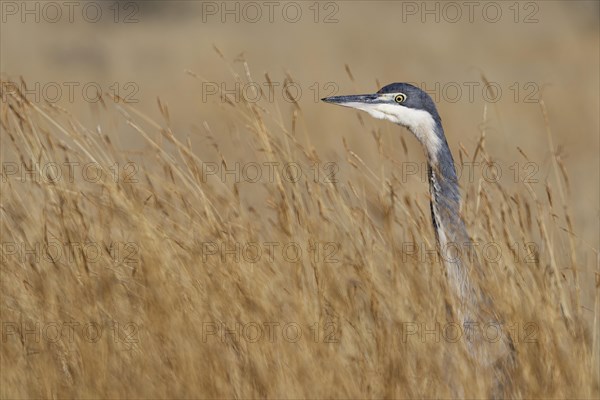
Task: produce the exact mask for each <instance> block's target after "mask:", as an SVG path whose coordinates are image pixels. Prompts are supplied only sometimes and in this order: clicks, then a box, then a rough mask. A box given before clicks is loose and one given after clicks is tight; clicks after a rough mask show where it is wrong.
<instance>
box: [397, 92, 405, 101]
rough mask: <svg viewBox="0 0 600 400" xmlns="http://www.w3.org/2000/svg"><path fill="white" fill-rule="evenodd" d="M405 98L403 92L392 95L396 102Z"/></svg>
mask: <svg viewBox="0 0 600 400" xmlns="http://www.w3.org/2000/svg"><path fill="white" fill-rule="evenodd" d="M405 100H406V95H405V94H404V93H400V94H397V95H396V97H394V101H395V102H396V103H402V102H404V101H405Z"/></svg>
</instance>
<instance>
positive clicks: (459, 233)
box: [427, 127, 469, 247]
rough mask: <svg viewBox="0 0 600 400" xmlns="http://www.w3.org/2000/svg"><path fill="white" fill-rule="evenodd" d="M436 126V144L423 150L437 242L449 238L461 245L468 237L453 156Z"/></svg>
mask: <svg viewBox="0 0 600 400" xmlns="http://www.w3.org/2000/svg"><path fill="white" fill-rule="evenodd" d="M437 129H438V132H436V134H437V135H438V137H439V138H440V143H439V146H438V147H437V148H436V149H435V150H432V151H431V152H430V151H429V149H428V150H427V153H428V154H427V157H428V176H429V191H430V194H431V214H432V219H433V225H434V227H435V231H436V238H437V240H438V244H439V245H440V246H442V247H443V246H445V245H447V243H449V242H454V243H455V244H456V245H463V244H464V243H463V242H465V241H468V240H469V237H468V235H467V232H466V228H465V224H464V221H463V219H462V217H461V213H460V202H461V196H460V191H459V185H458V178H457V176H456V169H455V167H454V159H453V158H452V153H451V152H450V148H449V147H448V143H447V142H446V138H445V136H444V132H443V130H442V128H441V127H438V128H437ZM433 151H435V152H433Z"/></svg>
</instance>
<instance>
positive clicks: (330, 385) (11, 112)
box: [1, 74, 600, 398]
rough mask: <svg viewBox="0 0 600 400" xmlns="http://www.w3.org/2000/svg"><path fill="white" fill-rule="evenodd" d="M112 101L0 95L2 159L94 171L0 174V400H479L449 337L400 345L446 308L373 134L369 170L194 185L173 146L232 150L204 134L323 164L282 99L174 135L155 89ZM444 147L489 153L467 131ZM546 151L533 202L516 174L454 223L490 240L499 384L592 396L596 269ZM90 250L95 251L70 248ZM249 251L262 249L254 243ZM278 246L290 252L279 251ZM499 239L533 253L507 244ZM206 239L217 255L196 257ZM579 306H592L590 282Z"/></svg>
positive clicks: (432, 265) (194, 174) (483, 184)
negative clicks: (138, 97) (131, 135)
mask: <svg viewBox="0 0 600 400" xmlns="http://www.w3.org/2000/svg"><path fill="white" fill-rule="evenodd" d="M192 75H193V74H192ZM190 79H193V78H190ZM237 79H242V78H239V77H238V78H237ZM115 100H118V99H109V98H108V97H105V98H104V101H103V103H104V106H103V108H101V110H99V114H101V116H102V117H103V118H110V119H111V120H112V121H113V123H112V124H104V125H103V124H98V127H95V126H94V127H90V126H84V125H82V124H81V123H79V122H78V119H77V116H75V115H71V114H69V112H68V111H67V110H64V109H61V108H59V107H57V106H55V105H50V104H34V103H30V102H28V101H27V100H25V99H24V97H22V96H21V95H20V94H19V93H13V94H11V95H9V96H7V100H6V102H2V109H1V123H2V131H3V133H2V142H3V146H5V151H6V152H7V153H9V154H10V157H7V158H6V159H5V162H8V161H11V162H15V163H17V164H18V165H27V166H29V167H30V168H35V165H33V166H32V162H33V163H34V164H35V163H38V165H42V166H44V165H47V164H48V163H50V162H56V163H61V164H63V163H64V162H78V163H80V164H81V165H86V164H87V163H94V165H100V166H102V168H103V169H104V172H105V174H104V176H103V178H102V179H101V180H100V181H98V182H89V179H88V180H85V179H81V169H78V168H80V167H76V168H75V171H76V172H75V179H74V180H73V182H70V181H69V180H68V179H64V178H63V179H58V180H56V181H55V182H52V181H51V180H49V179H44V177H43V176H41V175H39V174H41V172H40V173H39V174H38V175H37V177H38V178H41V179H37V182H36V181H34V180H33V179H26V182H22V181H21V180H20V175H16V176H15V175H10V176H9V175H7V174H6V171H4V172H5V175H3V180H2V200H1V207H2V208H1V216H2V218H1V221H2V222H1V224H2V225H1V227H2V243H3V260H2V270H1V273H2V281H1V290H2V304H1V306H2V322H3V342H2V359H1V361H2V364H1V367H2V374H1V376H2V382H1V386H2V389H1V390H2V392H1V395H2V397H3V398H32V397H77V398H99V397H102V398H117V397H125V398H134V397H135V398H150V397H152V398H159V397H160V398H164V397H170V398H184V397H202V398H224V397H226V398H230V397H236V398H256V397H269V398H307V397H310V398H325V397H327V398H382V397H386V398H415V397H429V398H430V397H446V398H447V397H452V396H457V395H461V396H467V397H471V398H475V397H476V398H480V397H485V396H487V394H488V393H489V389H490V387H491V386H492V385H493V382H492V381H491V379H488V378H482V377H481V376H479V379H478V371H477V369H476V368H475V367H474V366H473V365H471V364H470V361H469V359H468V357H467V356H466V354H465V352H464V349H463V347H462V346H461V342H459V343H451V341H449V340H444V338H443V337H442V338H440V339H439V340H436V339H435V335H431V334H429V335H427V334H423V332H422V331H421V333H420V334H418V335H408V336H406V334H407V332H408V331H407V329H412V328H414V327H415V326H416V325H414V324H426V327H427V328H428V329H431V328H432V327H434V326H435V323H436V321H437V322H438V323H441V324H445V323H447V322H448V321H447V312H446V303H447V302H448V301H449V299H448V288H447V287H446V280H445V277H444V270H443V267H442V264H441V263H440V262H439V260H436V259H429V258H428V257H426V256H425V255H424V254H423V253H422V252H421V253H419V254H416V255H414V254H412V253H411V252H409V251H408V250H407V249H408V248H407V247H406V244H411V245H416V246H420V248H424V249H434V248H435V243H434V233H433V230H432V228H431V223H430V216H429V210H428V204H427V202H426V198H424V197H419V196H415V195H414V194H413V193H412V192H411V191H410V190H408V189H407V185H404V184H403V182H402V181H401V179H400V178H399V176H398V174H397V173H395V172H394V166H395V165H398V164H399V163H401V162H402V160H403V157H405V155H403V154H391V153H390V152H389V151H388V150H387V149H386V148H385V146H383V145H381V142H380V140H379V139H380V138H379V136H378V134H377V133H376V134H374V135H373V138H374V142H375V143H374V146H376V147H377V148H378V151H379V154H380V157H381V160H382V161H381V165H379V166H376V169H375V171H373V170H372V169H371V168H370V167H369V166H367V164H365V163H364V162H362V160H361V159H360V158H359V157H358V156H357V155H356V153H354V152H353V149H352V148H351V147H350V145H347V148H346V156H347V157H346V159H345V160H337V161H336V163H337V165H338V166H339V170H340V174H339V176H338V179H337V181H336V182H329V181H327V180H326V179H321V178H320V179H316V180H315V179H314V176H313V175H310V174H307V173H304V174H303V175H302V178H301V179H300V180H299V181H297V182H290V181H289V180H288V179H285V176H284V175H283V174H282V169H281V168H275V169H274V170H273V171H274V175H273V179H272V180H265V179H262V180H261V181H259V182H257V183H248V182H246V183H240V184H231V183H230V182H223V181H222V180H221V179H219V178H218V177H215V176H209V177H206V176H203V174H202V171H203V166H202V165H203V164H202V163H203V162H205V161H207V160H201V159H200V157H199V156H198V153H197V152H196V151H194V149H193V147H192V142H195V143H198V142H200V143H202V144H203V145H204V146H210V147H211V148H212V149H213V150H212V151H213V155H214V156H213V157H212V158H211V159H210V161H218V162H219V163H221V162H222V163H224V164H225V165H228V167H229V168H232V165H233V164H234V163H235V161H236V160H229V159H227V158H226V157H225V156H224V155H223V154H222V152H221V150H220V143H221V142H222V141H224V140H234V141H235V140H237V138H239V136H243V137H244V138H245V139H244V140H243V141H241V142H240V143H241V145H243V146H247V149H246V157H247V162H248V161H252V162H257V163H259V164H261V165H262V163H265V162H275V163H279V165H284V164H285V163H287V162H293V163H297V164H294V165H302V166H303V167H304V168H305V169H304V171H305V172H306V171H311V169H310V168H311V167H310V166H311V165H313V164H314V163H317V165H324V163H325V161H324V160H323V156H322V155H320V154H319V153H318V152H317V151H316V150H315V148H313V147H312V146H311V144H310V142H308V140H307V139H306V138H305V137H303V134H302V133H301V132H300V131H299V129H296V128H297V126H299V125H300V122H301V121H302V119H304V118H308V116H306V115H304V113H303V110H302V109H301V108H300V106H299V105H296V106H295V107H294V109H293V112H292V115H284V116H283V117H282V116H281V115H282V114H281V113H278V112H275V109H276V108H277V107H278V105H277V104H275V105H273V104H271V105H264V104H261V103H258V104H256V103H249V102H245V101H240V102H230V103H228V104H226V105H225V106H224V108H223V112H224V113H226V115H227V116H228V120H229V121H230V123H231V124H232V128H231V131H230V132H227V131H223V132H213V131H212V130H211V128H210V126H208V125H205V126H204V127H203V129H202V132H200V133H198V134H197V135H196V136H192V137H185V135H181V134H178V133H177V132H173V131H172V130H171V121H170V119H171V117H170V113H169V110H168V107H167V106H166V105H165V104H162V103H161V102H160V101H159V111H157V112H156V113H154V114H153V115H149V116H147V115H144V114H142V113H141V112H140V111H138V110H136V109H135V108H134V107H130V106H129V105H127V104H123V103H122V102H118V101H115ZM274 107H275V108H274ZM542 111H543V109H542V110H541V111H540V112H542ZM548 128H550V125H548ZM120 129H121V130H123V129H129V130H131V129H133V130H134V131H136V132H137V133H138V134H139V135H140V137H142V138H143V139H144V140H145V142H146V146H145V147H144V150H143V152H139V153H134V152H127V151H123V150H122V149H120V148H119V146H118V145H116V144H115V143H117V142H118V137H119V130H120ZM551 135H552V133H551V132H549V133H548V137H549V138H551V137H552V136H551ZM225 138H226V139H225ZM7 148H9V149H10V150H6V149H7ZM550 148H553V146H551V147H550ZM5 154H6V153H5ZM457 158H460V160H462V159H463V158H465V159H477V160H482V161H485V162H491V161H493V160H494V155H493V154H489V153H488V151H487V149H486V147H485V130H482V132H481V140H480V142H479V145H478V146H477V148H476V149H468V152H467V150H465V151H463V152H461V155H460V157H459V156H458V155H457ZM534 161H535V160H534ZM127 162H133V163H134V165H135V166H136V167H137V170H136V171H137V172H136V174H135V176H134V178H135V179H136V180H137V181H136V182H132V181H130V179H127V176H128V173H129V172H130V171H129V170H127V169H125V168H124V166H125V164H126V163H127ZM457 162H458V160H457ZM555 162H556V164H555V165H554V166H553V169H552V175H551V176H550V177H549V179H548V180H549V182H551V183H548V185H547V188H546V187H544V188H543V190H542V191H541V193H540V191H539V190H536V189H535V188H532V187H531V186H530V185H528V184H526V183H523V182H521V183H519V184H516V185H505V184H504V183H503V182H502V181H500V182H499V183H496V184H495V183H490V182H488V181H486V180H484V179H476V180H475V181H473V182H469V183H467V184H465V187H464V188H463V192H464V193H465V207H464V208H465V210H464V214H465V218H466V220H467V225H468V226H469V229H470V232H471V234H472V235H473V237H474V238H475V239H476V240H478V241H480V242H481V243H494V244H495V246H497V248H499V249H500V256H501V257H500V259H499V260H498V261H497V262H493V261H492V260H490V258H489V257H488V258H486V257H483V258H482V260H483V261H484V263H485V264H486V265H485V268H486V270H487V271H488V275H487V277H486V281H485V282H481V285H482V286H483V287H485V289H486V290H487V291H488V292H489V293H490V295H491V297H492V298H493V299H494V301H495V303H496V307H497V310H498V312H499V314H500V315H501V316H502V318H503V319H504V321H505V326H506V327H511V329H512V330H510V334H511V335H512V338H513V341H514V342H515V344H516V361H517V362H516V367H515V370H514V373H513V375H512V376H511V380H512V388H511V392H510V393H511V394H512V395H513V396H517V397H519V396H520V397H528V398H574V397H578V398H593V397H596V398H597V397H598V396H599V382H598V378H597V373H598V367H597V364H598V321H597V320H594V322H593V324H590V323H589V313H588V314H587V316H588V317H587V322H586V318H585V316H584V315H583V314H582V312H583V311H582V308H581V306H580V302H581V297H580V296H581V295H580V291H579V282H580V279H579V278H578V272H579V271H588V272H589V271H593V270H594V268H595V267H594V264H595V261H596V260H588V259H585V260H582V259H581V257H580V250H579V249H580V248H581V247H583V246H586V244H585V243H584V242H583V241H582V240H581V239H580V238H578V236H577V232H574V231H573V228H572V226H571V223H570V217H569V215H570V212H571V210H570V209H569V198H568V191H567V189H566V188H567V186H568V180H567V177H568V173H567V172H565V173H563V171H564V168H563V167H562V166H561V165H562V164H561V160H560V159H556V160H555ZM115 163H118V165H119V168H118V174H119V175H118V176H117V177H116V179H114V178H115V176H114V174H113V171H114V167H113V166H114V165H115ZM384 166H385V167H384ZM111 168H112V169H111ZM66 171H67V170H66V169H65V168H63V173H64V172H66ZM52 243H53V244H57V243H58V244H61V245H62V249H63V252H62V253H61V256H60V257H57V259H56V260H54V261H53V260H52V259H50V258H49V257H47V256H45V253H44V249H46V248H50V247H51V246H50V244H52ZM69 243H71V244H69ZM90 243H92V244H95V246H92V247H93V248H94V249H100V253H99V254H96V253H94V252H89V251H83V250H82V249H83V244H90ZM248 243H259V246H260V247H261V249H262V251H263V253H262V254H261V255H260V257H258V261H257V262H251V258H252V257H253V256H254V255H255V253H252V252H250V253H252V256H248V254H249V253H244V252H243V249H244V246H245V245H246V244H248ZM267 243H277V246H275V245H273V246H272V248H273V251H272V252H271V254H267V250H268V249H267V247H268V245H266V244H267ZM289 243H295V244H296V246H298V247H299V248H300V249H301V250H302V251H301V256H300V257H299V259H297V260H296V259H292V257H293V256H287V257H286V256H285V255H284V254H285V253H284V252H283V251H282V248H283V247H284V246H285V245H286V244H289ZM514 243H519V244H520V246H523V244H525V243H534V244H536V246H535V247H532V248H531V250H529V251H525V250H523V249H522V247H521V249H520V250H518V251H517V250H515V245H514ZM8 244H16V245H18V246H25V248H26V249H38V248H39V249H41V250H37V251H34V254H27V252H26V251H23V250H22V247H19V248H18V249H17V251H14V249H13V248H12V247H8ZM73 244H78V245H73ZM127 244H129V245H127ZM213 244H216V245H217V246H224V247H221V248H225V249H234V250H233V253H234V254H231V252H227V251H223V252H222V253H223V254H217V255H213V254H210V252H209V249H210V250H212V249H213V247H210V246H213ZM236 244H237V245H239V246H241V249H242V250H240V251H236V250H235V249H236V247H235V246H236ZM36 246H37V247H36ZM315 249H317V250H315ZM593 251H594V252H595V253H596V254H597V249H593ZM330 253H331V254H330ZM40 255H41V257H40ZM236 255H238V256H240V255H241V257H240V259H239V260H236V259H235V256H236ZM244 255H246V257H244ZM36 257H37V259H36ZM596 276H597V275H596ZM597 287H598V285H597V283H596V288H597ZM595 301H596V303H595V304H596V308H595V310H594V315H596V318H597V315H598V313H599V312H600V309H599V303H598V301H599V300H598V291H597V289H596V300H595ZM68 322H73V323H79V324H80V325H79V326H78V327H75V328H74V329H73V335H72V336H70V335H68V334H67V333H66V332H68V329H67V330H63V334H62V335H59V338H58V340H50V339H51V337H54V335H53V334H52V332H53V331H52V330H51V329H54V328H48V327H51V326H52V324H59V326H61V327H63V328H64V324H65V323H68ZM90 323H93V324H95V325H94V326H96V327H97V328H98V329H100V331H101V332H102V336H101V337H100V338H99V340H97V341H93V340H90V338H89V337H88V336H86V335H90V332H89V331H86V330H85V329H82V327H83V326H84V325H85V324H90ZM115 323H118V325H117V326H114V324H115ZM36 324H38V325H36ZM236 324H242V325H241V326H242V328H239V325H236ZM269 324H271V325H270V326H272V327H273V328H272V329H273V331H272V332H273V335H272V336H271V335H269V329H268V326H269ZM286 324H288V325H286ZM289 324H291V325H289ZM236 326H238V328H236ZM257 326H260V327H261V329H262V332H263V336H262V337H259V338H256V337H255V333H256V329H255V328H256V327H257ZM284 326H285V327H286V329H288V330H283V327H284ZM419 326H421V327H422V325H419ZM444 326H445V325H444ZM224 327H226V328H224ZM290 327H291V328H290ZM298 327H299V328H300V329H301V332H302V336H301V337H300V338H299V339H298V340H294V339H293V337H294V334H295V332H296V331H295V330H294V329H295V328H298ZM224 329H230V330H235V329H238V331H237V332H236V333H229V334H228V333H227V332H225V331H224ZM214 330H216V334H212V333H213V332H214ZM504 331H505V332H508V331H509V329H506V330H504ZM438 335H439V332H438ZM422 338H423V339H424V340H421V339H422ZM255 339H256V340H255ZM404 339H406V340H404ZM594 365H596V367H594ZM457 388H459V389H457Z"/></svg>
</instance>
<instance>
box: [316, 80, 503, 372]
mask: <svg viewBox="0 0 600 400" xmlns="http://www.w3.org/2000/svg"><path fill="white" fill-rule="evenodd" d="M321 100H322V101H324V102H326V103H331V104H337V105H340V106H344V107H350V108H354V109H358V110H361V111H365V112H367V113H368V114H370V115H371V116H372V117H374V118H377V119H383V120H387V121H390V122H393V123H395V124H397V125H400V126H403V127H405V128H407V129H408V130H409V131H410V132H412V134H413V135H414V136H415V137H416V138H417V140H418V141H419V142H420V143H421V146H422V147H423V150H424V152H425V156H426V158H427V167H428V168H427V170H428V171H427V172H428V180H429V191H430V208H431V217H432V223H433V228H434V231H435V236H436V242H437V246H438V249H439V251H440V253H441V255H442V257H441V258H442V260H443V263H444V265H445V270H446V276H447V281H448V285H449V287H450V289H451V291H452V293H453V298H454V303H455V305H456V307H455V308H456V310H455V311H456V313H457V315H458V318H459V320H460V321H461V322H462V324H463V327H464V328H465V330H466V331H467V332H468V331H469V330H470V329H472V328H473V327H474V326H477V324H481V323H486V322H489V321H490V320H497V317H496V315H495V313H494V310H493V305H492V302H491V299H490V298H489V296H488V295H487V294H486V293H484V292H483V291H482V289H481V288H480V286H479V285H478V282H481V279H485V273H484V271H483V270H482V268H481V265H480V264H479V262H478V261H477V258H476V256H475V255H474V254H472V253H469V254H468V256H467V254H465V253H463V252H462V251H459V252H458V254H457V252H456V249H459V250H461V249H464V248H471V247H469V246H468V245H469V244H471V239H470V237H469V235H468V233H467V229H466V226H465V222H464V219H463V217H462V214H461V211H460V207H461V195H460V190H459V183H458V178H457V174H456V169H455V167H454V159H453V157H452V152H451V151H450V147H449V146H448V142H447V140H446V136H445V135H444V128H443V126H442V119H441V117H440V114H439V113H438V111H437V108H436V106H435V103H434V101H433V100H432V98H431V97H430V96H429V95H428V94H427V93H426V92H425V91H423V90H421V89H420V88H418V87H416V86H413V85H411V84H409V83H392V84H389V85H386V86H384V87H383V88H381V89H380V90H379V91H378V92H377V93H374V94H360V95H349V96H332V97H326V98H323V99H321ZM457 255H458V256H457ZM471 338H472V340H468V341H467V347H468V350H469V354H470V355H471V356H472V359H474V360H475V361H476V362H477V364H478V365H482V364H483V365H490V363H492V362H494V361H496V360H497V359H498V356H497V355H498V353H497V351H496V352H493V351H491V349H489V347H490V345H489V343H485V341H484V340H481V338H475V337H474V336H471ZM504 344H505V345H507V346H508V348H509V349H510V351H511V353H512V351H514V347H513V345H512V341H510V339H509V343H504ZM500 352H501V354H503V355H505V354H506V353H507V349H506V348H503V349H501V350H500ZM492 353H494V354H492Z"/></svg>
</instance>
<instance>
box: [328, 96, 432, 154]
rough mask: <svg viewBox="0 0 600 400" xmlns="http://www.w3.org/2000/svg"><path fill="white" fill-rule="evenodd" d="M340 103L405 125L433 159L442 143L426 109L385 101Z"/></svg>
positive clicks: (374, 116)
mask: <svg viewBox="0 0 600 400" xmlns="http://www.w3.org/2000/svg"><path fill="white" fill-rule="evenodd" d="M340 105H342V106H345V107H351V108H356V109H357V110H361V111H366V112H367V113H369V114H370V115H371V116H372V117H373V118H377V119H385V120H388V121H390V122H393V123H395V124H398V125H402V126H404V127H407V128H408V129H410V131H411V132H412V133H413V134H414V135H415V136H416V137H417V139H418V140H419V141H420V142H421V144H422V145H423V146H424V147H425V150H426V151H427V153H428V156H429V157H431V158H432V159H433V161H435V160H436V158H437V152H438V150H439V149H440V146H441V145H442V143H441V140H440V138H439V136H438V135H437V134H436V133H435V121H434V119H433V117H432V116H431V114H429V113H428V112H427V111H423V110H415V109H414V108H408V107H404V106H401V105H399V104H385V103H374V104H368V103H354V102H353V103H342V104H340Z"/></svg>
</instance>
